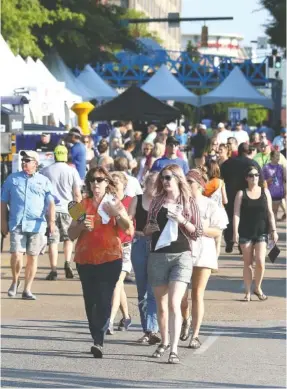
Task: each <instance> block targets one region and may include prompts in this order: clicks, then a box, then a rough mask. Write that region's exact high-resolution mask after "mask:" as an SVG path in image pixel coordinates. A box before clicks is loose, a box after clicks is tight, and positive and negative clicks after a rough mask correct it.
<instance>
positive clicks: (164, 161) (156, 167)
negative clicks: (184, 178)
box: [151, 157, 189, 174]
mask: <svg viewBox="0 0 287 389" xmlns="http://www.w3.org/2000/svg"><path fill="white" fill-rule="evenodd" d="M173 164H175V165H178V166H180V167H181V168H182V170H183V172H184V174H187V173H188V172H189V167H188V164H187V162H186V161H185V160H184V159H181V158H175V159H169V158H167V157H162V158H159V159H157V160H156V161H155V162H154V164H153V165H152V168H151V171H152V172H160V171H161V170H162V169H163V168H164V167H166V166H168V165H173Z"/></svg>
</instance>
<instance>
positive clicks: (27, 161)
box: [22, 158, 34, 163]
mask: <svg viewBox="0 0 287 389" xmlns="http://www.w3.org/2000/svg"><path fill="white" fill-rule="evenodd" d="M32 161H34V159H29V158H23V159H22V163H29V162H32Z"/></svg>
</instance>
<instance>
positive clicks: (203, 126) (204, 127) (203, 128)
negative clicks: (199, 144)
mask: <svg viewBox="0 0 287 389" xmlns="http://www.w3.org/2000/svg"><path fill="white" fill-rule="evenodd" d="M199 128H201V129H202V130H206V129H207V127H206V125H205V124H200V125H199Z"/></svg>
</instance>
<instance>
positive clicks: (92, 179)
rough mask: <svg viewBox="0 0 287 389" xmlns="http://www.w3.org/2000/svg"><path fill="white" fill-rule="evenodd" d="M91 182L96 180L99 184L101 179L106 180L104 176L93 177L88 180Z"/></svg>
mask: <svg viewBox="0 0 287 389" xmlns="http://www.w3.org/2000/svg"><path fill="white" fill-rule="evenodd" d="M89 181H90V182H91V183H94V182H96V181H97V183H98V184H100V183H101V182H103V181H106V179H105V178H104V177H93V178H91V179H90V180H89Z"/></svg>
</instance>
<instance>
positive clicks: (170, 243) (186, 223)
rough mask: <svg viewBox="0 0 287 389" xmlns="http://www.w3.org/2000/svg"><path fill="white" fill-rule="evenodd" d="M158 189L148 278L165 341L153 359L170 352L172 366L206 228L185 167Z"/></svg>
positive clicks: (172, 171)
mask: <svg viewBox="0 0 287 389" xmlns="http://www.w3.org/2000/svg"><path fill="white" fill-rule="evenodd" d="M155 187H156V194H155V198H154V199H153V201H152V203H151V205H150V209H149V214H148V220H147V225H146V227H145V234H146V235H151V253H150V256H149V259H148V277H149V282H150V284H151V286H152V287H153V291H154V295H155V298H156V303H157V315H158V322H159V327H160V333H161V339H162V343H161V344H160V345H159V346H158V347H157V349H156V351H155V352H154V354H153V357H155V358H160V357H161V356H162V355H163V354H164V353H165V351H166V350H168V349H169V348H170V351H171V352H170V354H169V359H168V362H169V363H178V362H179V357H178V355H177V346H178V341H179V336H180V330H181V321H182V319H181V310H180V303H181V300H182V298H183V296H184V293H185V291H186V288H187V285H188V283H189V282H190V277H191V274H192V257H191V242H192V240H196V239H197V238H198V237H199V236H201V235H202V225H201V221H200V215H199V211H198V208H197V205H196V204H195V201H194V200H193V199H192V197H191V193H190V189H189V186H188V184H187V182H186V179H185V176H184V173H183V170H182V169H181V167H179V166H178V165H174V164H172V165H168V166H166V167H165V168H163V169H162V170H161V172H160V174H159V176H158V178H157V181H156V183H155ZM163 231H164V232H166V234H165V233H164V234H163ZM163 236H165V237H166V239H165V241H164V240H163ZM160 243H161V244H160ZM169 333H170V344H169Z"/></svg>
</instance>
